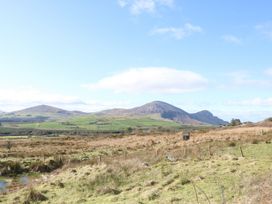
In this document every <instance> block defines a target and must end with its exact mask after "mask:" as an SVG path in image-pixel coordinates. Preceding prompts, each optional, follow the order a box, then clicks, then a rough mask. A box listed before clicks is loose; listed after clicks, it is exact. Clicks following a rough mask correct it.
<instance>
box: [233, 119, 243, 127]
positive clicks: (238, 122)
mask: <svg viewBox="0 0 272 204" xmlns="http://www.w3.org/2000/svg"><path fill="white" fill-rule="evenodd" d="M241 124H242V123H241V120H240V119H237V118H233V119H231V121H230V125H231V126H238V125H241Z"/></svg>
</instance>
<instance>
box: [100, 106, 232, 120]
mask: <svg viewBox="0 0 272 204" xmlns="http://www.w3.org/2000/svg"><path fill="white" fill-rule="evenodd" d="M98 114H99V115H111V116H114V115H116V116H122V115H126V116H147V115H155V114H156V115H159V116H160V117H161V118H162V119H168V120H173V121H176V122H179V123H182V124H194V125H197V124H209V125H223V124H227V122H226V121H223V120H222V119H220V118H218V117H216V116H213V114H212V113H210V112H209V111H201V112H198V113H194V114H190V113H187V112H186V111H184V110H182V109H180V108H178V107H175V106H173V105H171V104H168V103H165V102H162V101H153V102H151V103H147V104H145V105H143V106H140V107H136V108H132V109H111V110H105V111H102V112H99V113H98Z"/></svg>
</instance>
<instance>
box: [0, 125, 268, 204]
mask: <svg viewBox="0 0 272 204" xmlns="http://www.w3.org/2000/svg"><path fill="white" fill-rule="evenodd" d="M271 139H272V128H271V127H267V126H258V127H236V128H220V129H216V130H211V131H207V130H206V131H201V130H199V131H195V132H193V134H192V138H191V139H190V140H189V141H186V142H185V141H182V139H181V135H180V134H162V135H160V134H157V135H146V136H137V135H131V136H124V137H101V138H97V137H96V138H91V137H66V136H63V137H56V138H41V137H32V138H22V139H18V138H17V139H1V140H0V157H1V161H0V171H1V174H2V176H4V177H3V178H0V181H1V179H2V180H5V181H6V182H7V184H8V185H6V188H5V189H4V190H2V195H0V202H1V201H2V202H4V203H23V202H24V203H37V202H41V203H223V202H224V203H271V200H272V198H271V180H268V179H266V178H267V177H268V176H270V174H271V173H270V172H271V169H272V166H271V161H272V144H271ZM7 141H10V142H11V147H10V148H7ZM22 176H26V177H27V179H28V180H27V182H25V183H22V181H21V178H22ZM0 190H1V189H0Z"/></svg>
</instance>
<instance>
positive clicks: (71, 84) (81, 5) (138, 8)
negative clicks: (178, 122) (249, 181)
mask: <svg viewBox="0 0 272 204" xmlns="http://www.w3.org/2000/svg"><path fill="white" fill-rule="evenodd" d="M271 8H272V2H271V1H269V0H260V1H248V0H222V1H217V0H206V1H202V0H181V1H178V0H99V1H98V0H94V1H88V0H79V1H75V0H73V1H71V0H56V1H55V0H48V1H34V0H9V1H6V0H0V26H1V28H0V29H1V30H0V31H1V32H0V79H1V80H0V110H3V111H12V110H16V109H20V108H24V107H29V106H32V105H38V104H49V105H55V106H58V107H62V108H66V109H70V110H72V109H77V110H85V111H98V110H102V109H107V108H113V107H125V108H129V107H133V106H138V105H142V104H144V103H146V102H150V101H153V100H162V101H166V102H169V103H172V104H174V105H176V106H178V107H180V108H182V109H184V110H186V111H188V112H195V111H198V110H202V109H208V110H210V111H212V112H213V113H214V114H215V115H218V116H220V117H222V118H224V119H226V120H229V119H231V118H233V117H238V118H241V119H242V120H252V121H257V120H262V119H264V118H266V117H269V116H272V96H271V88H272V60H271V59H272V58H271V53H272V13H271Z"/></svg>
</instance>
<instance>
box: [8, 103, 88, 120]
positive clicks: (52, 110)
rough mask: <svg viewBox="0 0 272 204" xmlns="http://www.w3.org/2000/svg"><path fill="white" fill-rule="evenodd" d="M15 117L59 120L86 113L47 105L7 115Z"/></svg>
mask: <svg viewBox="0 0 272 204" xmlns="http://www.w3.org/2000/svg"><path fill="white" fill-rule="evenodd" d="M9 114H12V115H15V116H47V117H49V118H59V117H67V116H76V115H84V114H86V113H83V112H79V111H67V110H64V109H60V108H56V107H53V106H48V105H39V106H34V107H30V108H26V109H23V110H19V111H14V112H12V113H9Z"/></svg>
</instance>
